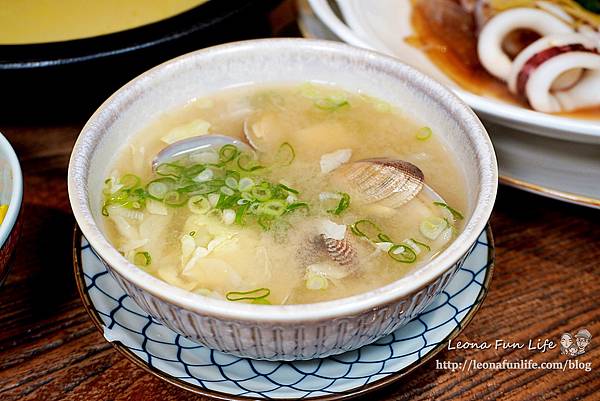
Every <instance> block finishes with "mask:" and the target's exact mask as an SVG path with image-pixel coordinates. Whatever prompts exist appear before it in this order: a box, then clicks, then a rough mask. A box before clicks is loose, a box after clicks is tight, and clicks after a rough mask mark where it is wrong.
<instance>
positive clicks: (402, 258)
mask: <svg viewBox="0 0 600 401" xmlns="http://www.w3.org/2000/svg"><path fill="white" fill-rule="evenodd" d="M388 255H390V257H391V258H392V259H394V260H395V261H397V262H401V263H413V262H414V261H415V260H417V254H416V253H415V251H413V250H412V249H411V248H410V247H409V246H407V245H394V246H392V247H391V248H390V250H389V251H388Z"/></svg>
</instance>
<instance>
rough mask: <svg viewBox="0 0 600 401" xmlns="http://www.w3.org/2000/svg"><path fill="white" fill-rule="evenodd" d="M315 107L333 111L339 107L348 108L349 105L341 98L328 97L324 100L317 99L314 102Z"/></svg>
mask: <svg viewBox="0 0 600 401" xmlns="http://www.w3.org/2000/svg"><path fill="white" fill-rule="evenodd" d="M314 104H315V106H317V108H319V109H321V110H327V111H334V110H337V109H339V108H340V107H344V106H348V105H350V103H349V102H348V100H347V99H346V98H344V97H343V96H330V97H326V98H324V99H317V100H315V102H314Z"/></svg>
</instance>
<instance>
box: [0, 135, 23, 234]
mask: <svg viewBox="0 0 600 401" xmlns="http://www.w3.org/2000/svg"><path fill="white" fill-rule="evenodd" d="M0 149H2V150H3V151H4V152H5V157H6V159H7V161H8V165H9V167H10V170H11V174H12V188H11V191H10V202H9V204H8V210H7V211H6V216H4V221H3V222H2V225H0V246H4V243H5V242H6V240H7V238H8V236H9V235H10V233H11V232H12V230H13V228H14V227H15V224H16V222H17V218H18V217H19V212H20V210H21V203H22V201H23V174H22V172H21V165H20V163H19V158H18V157H17V154H16V153H15V150H14V149H13V147H12V145H11V144H10V142H9V141H8V139H6V137H5V136H4V135H3V134H2V133H0Z"/></svg>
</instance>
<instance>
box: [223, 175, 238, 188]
mask: <svg viewBox="0 0 600 401" xmlns="http://www.w3.org/2000/svg"><path fill="white" fill-rule="evenodd" d="M225 185H227V186H228V187H229V188H231V189H237V188H238V182H237V180H236V179H235V178H233V177H227V178H225Z"/></svg>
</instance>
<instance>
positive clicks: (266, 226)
mask: <svg viewBox="0 0 600 401" xmlns="http://www.w3.org/2000/svg"><path fill="white" fill-rule="evenodd" d="M256 221H257V222H258V225H259V226H260V227H261V228H262V229H263V230H265V231H268V230H270V229H271V226H272V225H273V216H268V215H266V214H261V215H260V216H258V219H257V220H256Z"/></svg>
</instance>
